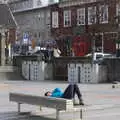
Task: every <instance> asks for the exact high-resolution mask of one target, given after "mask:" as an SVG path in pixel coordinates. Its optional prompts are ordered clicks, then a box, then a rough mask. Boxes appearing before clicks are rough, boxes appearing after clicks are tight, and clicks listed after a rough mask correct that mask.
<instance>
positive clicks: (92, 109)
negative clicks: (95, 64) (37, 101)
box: [0, 80, 120, 120]
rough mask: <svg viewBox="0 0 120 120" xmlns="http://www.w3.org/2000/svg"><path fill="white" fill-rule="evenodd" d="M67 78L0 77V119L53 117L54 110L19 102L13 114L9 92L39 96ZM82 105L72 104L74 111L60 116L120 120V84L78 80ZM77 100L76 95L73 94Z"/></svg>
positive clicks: (63, 85) (45, 119)
mask: <svg viewBox="0 0 120 120" xmlns="http://www.w3.org/2000/svg"><path fill="white" fill-rule="evenodd" d="M67 85H68V83H67V82H60V81H59V82H58V81H57V82H56V81H17V80H16V81H8V80H4V81H2V80H1V81H0V108H1V109H0V120H54V119H55V112H56V111H55V110H54V109H50V108H42V111H40V107H39V106H32V105H26V104H23V105H22V112H23V113H21V114H19V115H18V114H17V104H16V103H13V102H9V92H18V93H26V94H33V95H41V96H43V95H44V93H45V91H48V90H53V89H54V88H55V87H60V88H62V89H63V91H64V89H65V88H66V86H67ZM78 85H79V88H80V90H81V93H82V95H83V100H84V103H85V106H82V107H81V106H76V107H75V108H76V109H75V111H74V112H66V113H65V112H63V111H62V112H61V113H60V119H61V120H80V109H81V108H82V109H83V120H106V119H109V120H120V112H119V111H120V87H119V86H118V87H117V88H112V84H78ZM76 100H77V98H76Z"/></svg>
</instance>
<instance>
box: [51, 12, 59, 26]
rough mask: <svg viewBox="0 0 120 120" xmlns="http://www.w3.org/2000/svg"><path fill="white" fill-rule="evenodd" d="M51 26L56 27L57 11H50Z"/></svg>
mask: <svg viewBox="0 0 120 120" xmlns="http://www.w3.org/2000/svg"><path fill="white" fill-rule="evenodd" d="M52 28H58V11H55V12H52Z"/></svg>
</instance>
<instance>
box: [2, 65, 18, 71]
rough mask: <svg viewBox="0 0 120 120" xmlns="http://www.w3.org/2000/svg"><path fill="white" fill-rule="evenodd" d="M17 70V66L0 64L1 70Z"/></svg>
mask: <svg viewBox="0 0 120 120" xmlns="http://www.w3.org/2000/svg"><path fill="white" fill-rule="evenodd" d="M16 70H17V67H15V66H0V72H14V71H16Z"/></svg>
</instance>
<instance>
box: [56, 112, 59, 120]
mask: <svg viewBox="0 0 120 120" xmlns="http://www.w3.org/2000/svg"><path fill="white" fill-rule="evenodd" d="M56 120H59V110H56Z"/></svg>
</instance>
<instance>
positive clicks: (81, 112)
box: [80, 109, 83, 120]
mask: <svg viewBox="0 0 120 120" xmlns="http://www.w3.org/2000/svg"><path fill="white" fill-rule="evenodd" d="M82 118H83V111H82V109H80V120H82Z"/></svg>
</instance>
